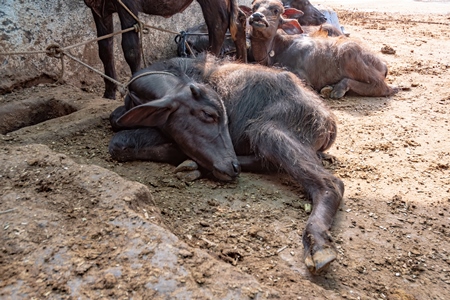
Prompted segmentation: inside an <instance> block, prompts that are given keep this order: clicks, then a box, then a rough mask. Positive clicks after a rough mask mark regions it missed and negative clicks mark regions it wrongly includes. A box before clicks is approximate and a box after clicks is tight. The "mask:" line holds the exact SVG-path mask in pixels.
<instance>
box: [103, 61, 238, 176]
mask: <svg viewBox="0 0 450 300" xmlns="http://www.w3.org/2000/svg"><path fill="white" fill-rule="evenodd" d="M172 71H173V70H172ZM110 121H111V125H112V127H113V129H114V130H116V131H118V130H119V132H118V133H117V134H116V135H115V136H114V137H113V138H112V140H111V142H110V146H109V152H110V153H111V156H112V157H113V158H115V159H117V160H121V161H126V160H142V159H147V160H153V161H167V162H170V163H180V162H181V160H182V159H184V158H186V157H190V158H191V159H193V160H195V161H196V162H197V163H198V164H199V165H200V166H202V167H205V168H207V169H208V170H210V171H212V172H213V175H214V176H215V177H217V178H218V179H221V180H231V179H234V178H235V177H237V176H238V175H239V172H240V166H239V162H238V160H237V158H236V153H235V152H234V149H233V144H232V142H231V138H230V134H229V131H228V118H227V115H226V112H225V107H224V104H223V102H222V100H221V99H220V97H219V96H218V95H217V93H216V92H215V91H214V90H212V89H211V88H210V87H208V86H205V85H204V84H200V83H196V82H194V81H192V80H191V79H189V78H188V77H186V76H185V75H184V74H181V73H180V72H176V71H173V73H168V72H152V71H149V70H141V71H139V72H137V73H135V75H134V76H133V78H132V82H131V84H129V92H128V94H127V96H126V98H125V106H122V107H119V108H117V109H116V110H115V111H114V112H113V113H112V114H111V117H110ZM139 127H151V128H139ZM126 129H130V130H127V131H125V132H124V131H120V130H126ZM199 149H201V150H199ZM180 150H181V151H180Z"/></svg>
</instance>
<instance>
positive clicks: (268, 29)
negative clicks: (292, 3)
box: [249, 0, 303, 40]
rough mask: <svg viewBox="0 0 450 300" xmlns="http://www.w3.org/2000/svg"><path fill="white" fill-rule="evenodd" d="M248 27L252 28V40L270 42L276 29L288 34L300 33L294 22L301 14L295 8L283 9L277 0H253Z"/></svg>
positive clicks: (298, 26)
mask: <svg viewBox="0 0 450 300" xmlns="http://www.w3.org/2000/svg"><path fill="white" fill-rule="evenodd" d="M251 12H252V14H251V15H250V17H249V25H250V26H252V34H251V36H252V38H260V39H267V40H271V39H272V38H273V37H275V35H276V33H277V30H278V29H283V30H284V31H285V32H286V33H288V34H299V33H302V32H303V30H302V27H301V26H300V24H299V23H298V21H297V20H296V19H297V18H298V17H299V16H302V15H303V12H302V11H300V10H298V9H295V8H286V9H285V8H284V7H283V4H282V3H281V2H280V1H278V0H254V1H253V3H252V9H251Z"/></svg>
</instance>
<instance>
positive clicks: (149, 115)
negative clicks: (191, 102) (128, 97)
mask: <svg viewBox="0 0 450 300" xmlns="http://www.w3.org/2000/svg"><path fill="white" fill-rule="evenodd" d="M178 106H179V103H178V102H177V101H175V99H174V98H172V97H164V98H162V99H159V100H154V101H150V102H148V103H145V104H141V105H139V106H136V107H134V108H132V109H130V110H129V111H127V112H126V113H125V114H124V115H123V116H121V117H120V118H119V119H118V120H117V124H118V125H119V126H124V127H128V128H134V127H145V126H150V127H154V126H163V125H164V124H165V123H166V122H167V119H168V118H169V116H170V114H171V113H173V112H174V111H175V110H176V109H177V108H178Z"/></svg>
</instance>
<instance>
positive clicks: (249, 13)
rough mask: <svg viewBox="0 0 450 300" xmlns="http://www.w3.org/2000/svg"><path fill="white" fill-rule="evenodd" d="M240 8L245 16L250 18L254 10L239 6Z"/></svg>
mask: <svg viewBox="0 0 450 300" xmlns="http://www.w3.org/2000/svg"><path fill="white" fill-rule="evenodd" d="M239 8H240V9H241V10H242V12H243V13H244V14H245V16H246V17H247V18H248V17H250V16H251V15H252V13H253V12H252V9H251V8H250V7H248V6H245V5H239Z"/></svg>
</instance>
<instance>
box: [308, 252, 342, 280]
mask: <svg viewBox="0 0 450 300" xmlns="http://www.w3.org/2000/svg"><path fill="white" fill-rule="evenodd" d="M335 259H336V252H335V251H334V250H333V249H332V248H324V249H321V250H318V251H316V252H315V253H314V254H310V253H308V255H307V256H306V258H305V264H306V267H307V268H308V270H309V271H310V272H311V273H312V274H314V275H318V274H321V273H323V272H324V271H325V270H326V269H327V268H328V266H329V265H330V264H331V263H332V262H333V261H334V260H335Z"/></svg>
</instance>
